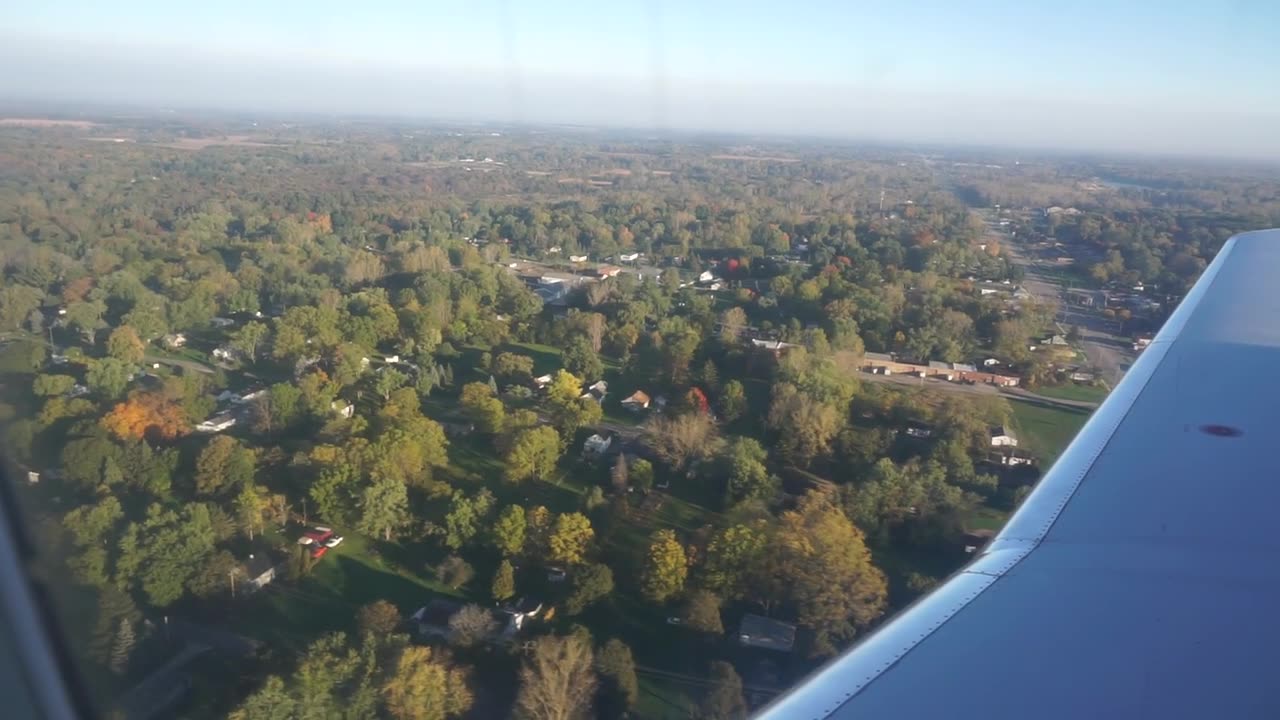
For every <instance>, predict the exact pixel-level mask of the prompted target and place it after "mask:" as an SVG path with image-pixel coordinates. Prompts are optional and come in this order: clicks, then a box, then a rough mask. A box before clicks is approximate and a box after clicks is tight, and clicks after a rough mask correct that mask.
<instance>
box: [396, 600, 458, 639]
mask: <svg viewBox="0 0 1280 720" xmlns="http://www.w3.org/2000/svg"><path fill="white" fill-rule="evenodd" d="M461 609H462V604H461V603H456V602H454V601H452V600H444V599H442V598H436V599H435V600H432V601H431V602H429V603H427V604H426V605H424V606H422V607H420V608H418V609H417V610H415V611H414V612H413V614H412V615H410V616H409V619H410V620H412V621H413V622H414V623H415V624H416V625H417V627H416V629H417V631H418V635H419V637H422V638H428V637H441V638H448V637H449V619H450V618H452V617H453V616H454V614H455V613H457V612H458V611H459V610H461Z"/></svg>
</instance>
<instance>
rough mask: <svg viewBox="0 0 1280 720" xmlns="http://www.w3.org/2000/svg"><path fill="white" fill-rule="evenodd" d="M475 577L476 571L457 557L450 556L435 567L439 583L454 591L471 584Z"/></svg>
mask: <svg viewBox="0 0 1280 720" xmlns="http://www.w3.org/2000/svg"><path fill="white" fill-rule="evenodd" d="M475 576H476V571H475V569H474V568H472V567H471V565H470V563H468V562H467V561H466V560H463V559H462V558H460V557H458V556H457V555H450V556H449V557H447V558H445V559H444V560H442V561H440V564H439V565H438V566H436V577H437V578H439V580H440V582H442V583H444V584H445V585H446V586H448V587H451V588H453V589H454V590H457V589H458V588H460V587H462V586H463V585H466V584H467V583H469V582H471V579H472V578H474V577H475Z"/></svg>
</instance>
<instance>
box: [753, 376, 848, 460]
mask: <svg viewBox="0 0 1280 720" xmlns="http://www.w3.org/2000/svg"><path fill="white" fill-rule="evenodd" d="M768 423H769V427H771V428H773V429H774V430H775V431H777V432H778V450H779V452H781V453H782V456H783V457H785V458H787V459H788V460H790V461H791V462H792V463H794V464H795V465H797V466H799V467H808V466H809V465H810V464H811V463H812V462H813V461H814V459H815V458H817V457H819V456H823V455H826V454H827V453H829V452H830V450H831V440H832V438H834V437H835V436H836V435H837V434H838V433H839V432H840V430H841V429H843V418H842V417H841V414H840V411H838V410H837V409H836V408H834V407H832V406H831V405H829V404H827V403H823V402H819V401H817V400H814V399H813V398H812V397H810V396H809V395H808V394H806V393H804V392H801V391H799V390H797V389H796V387H795V386H793V385H791V384H789V383H781V384H779V385H777V386H775V387H774V391H773V403H772V405H770V407H769V418H768Z"/></svg>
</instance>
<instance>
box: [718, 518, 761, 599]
mask: <svg viewBox="0 0 1280 720" xmlns="http://www.w3.org/2000/svg"><path fill="white" fill-rule="evenodd" d="M767 543H768V536H767V534H766V533H765V531H764V529H763V528H762V527H759V526H757V525H753V524H740V525H730V526H729V527H726V528H723V529H721V530H720V531H718V532H717V533H716V534H715V535H713V536H712V537H711V540H710V541H709V542H708V543H707V550H706V554H705V558H704V560H703V564H702V583H703V584H704V585H706V586H707V587H708V588H710V589H711V590H713V591H715V592H717V593H719V594H720V595H722V596H723V597H729V598H741V597H743V595H744V594H745V593H746V591H747V586H748V584H749V582H750V576H751V573H752V572H753V570H754V569H755V568H756V567H758V566H759V564H760V562H761V560H762V556H763V554H764V552H765V549H766V546H767Z"/></svg>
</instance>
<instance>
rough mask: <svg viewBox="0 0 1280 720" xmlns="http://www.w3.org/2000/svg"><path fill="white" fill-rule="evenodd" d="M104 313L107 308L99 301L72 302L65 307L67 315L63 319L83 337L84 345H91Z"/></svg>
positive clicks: (100, 325)
mask: <svg viewBox="0 0 1280 720" xmlns="http://www.w3.org/2000/svg"><path fill="white" fill-rule="evenodd" d="M106 311H107V306H106V304H105V303H103V302H102V301H101V300H89V301H86V302H73V303H71V304H70V305H67V313H66V315H65V316H64V317H65V318H66V321H67V324H68V325H70V326H71V327H73V328H75V329H76V330H79V331H80V333H81V334H82V335H83V336H84V342H85V344H86V345H92V344H93V336H94V335H95V334H96V333H97V331H98V328H100V327H102V315H103V314H104V313H106Z"/></svg>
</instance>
